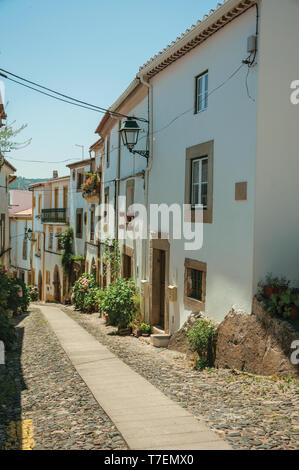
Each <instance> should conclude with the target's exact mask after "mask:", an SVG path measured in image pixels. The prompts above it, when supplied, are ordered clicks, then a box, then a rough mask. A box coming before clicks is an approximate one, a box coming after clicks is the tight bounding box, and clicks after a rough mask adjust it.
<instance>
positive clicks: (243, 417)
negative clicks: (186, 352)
mask: <svg viewBox="0 0 299 470" xmlns="http://www.w3.org/2000/svg"><path fill="white" fill-rule="evenodd" d="M63 310H64V311H65V312H66V313H67V314H68V315H69V316H70V317H71V318H73V319H74V320H76V321H77V322H78V323H79V324H80V325H81V326H83V327H84V328H85V329H86V330H87V331H88V332H89V333H91V334H92V335H93V336H95V337H96V338H97V339H98V340H99V341H100V342H101V343H102V344H105V345H106V346H107V347H108V348H109V349H110V350H111V351H112V352H114V353H115V354H116V355H117V356H118V357H120V358H121V359H122V360H123V361H124V362H125V363H126V364H128V365H129V366H130V367H132V368H133V369H134V370H136V371H137V372H139V373H140V374H141V375H142V376H144V377H145V378H146V379H147V380H148V381H149V382H151V383H152V384H154V385H155V386H156V387H158V388H159V389H161V390H162V391H163V392H164V393H165V395H167V396H168V397H169V398H171V399H172V400H174V401H176V402H177V403H179V404H180V405H181V406H182V407H184V408H187V409H188V410H189V412H191V413H193V414H194V415H195V416H199V415H201V416H203V417H204V420H205V421H206V422H207V424H208V425H209V426H210V428H211V429H213V430H214V431H216V432H217V433H218V434H219V435H220V436H223V437H225V439H226V440H227V441H228V442H229V443H230V444H231V445H232V446H233V448H236V449H273V450H274V449H285V450H288V449H290V450H293V449H296V450H298V449H299V383H298V381H295V380H292V379H287V378H286V379H278V378H277V377H260V376H254V375H251V374H245V373H242V372H238V371H231V370H221V369H220V370H216V369H212V370H205V371H202V372H199V371H195V370H192V369H191V368H190V367H188V365H187V364H186V361H185V359H184V357H183V356H182V354H180V353H175V352H173V351H168V350H165V349H157V348H154V347H153V346H151V345H150V344H148V342H146V341H145V339H144V338H141V339H136V338H134V337H132V336H128V337H120V336H117V335H113V331H114V329H113V328H112V327H107V326H105V324H104V322H103V320H102V319H99V315H98V314H92V315H86V314H82V313H80V312H76V311H74V309H73V308H72V307H63ZM109 333H110V334H109Z"/></svg>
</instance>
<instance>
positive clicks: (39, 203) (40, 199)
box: [38, 195, 42, 215]
mask: <svg viewBox="0 0 299 470" xmlns="http://www.w3.org/2000/svg"><path fill="white" fill-rule="evenodd" d="M41 213H42V195H39V196H38V215H41Z"/></svg>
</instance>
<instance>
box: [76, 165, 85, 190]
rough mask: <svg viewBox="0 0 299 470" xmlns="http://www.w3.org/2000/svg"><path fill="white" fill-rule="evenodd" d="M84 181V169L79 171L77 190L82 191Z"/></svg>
mask: <svg viewBox="0 0 299 470" xmlns="http://www.w3.org/2000/svg"><path fill="white" fill-rule="evenodd" d="M83 183H84V174H83V171H82V170H78V171H77V192H80V191H82V189H81V186H82V184H83Z"/></svg>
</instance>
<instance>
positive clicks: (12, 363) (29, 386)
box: [0, 310, 127, 450]
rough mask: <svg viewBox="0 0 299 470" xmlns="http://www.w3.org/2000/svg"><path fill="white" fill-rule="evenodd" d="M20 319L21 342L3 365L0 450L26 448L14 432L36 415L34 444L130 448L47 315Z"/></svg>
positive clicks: (42, 446) (36, 313) (0, 376)
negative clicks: (15, 436)
mask: <svg viewBox="0 0 299 470" xmlns="http://www.w3.org/2000/svg"><path fill="white" fill-rule="evenodd" d="M20 320H22V322H21V323H19V325H18V327H17V330H18V345H17V347H16V349H15V350H14V351H13V352H12V353H9V354H8V355H7V365H6V367H5V368H4V366H0V449H1V448H2V449H3V448H22V443H21V442H20V440H22V439H15V438H14V436H13V435H11V434H12V432H13V430H16V428H21V429H24V428H26V426H27V427H28V424H30V423H31V420H32V425H33V439H34V449H53V450H59V449H69V450H71V449H82V450H84V449H86V450H87V449H127V445H126V443H125V442H124V440H123V438H122V436H121V435H120V433H119V432H118V430H117V429H116V427H115V426H114V424H113V423H112V422H111V420H110V419H109V418H108V416H107V415H106V414H105V412H104V411H103V410H102V408H101V407H100V406H99V405H98V403H97V402H96V400H95V399H94V397H93V395H92V394H91V392H90V391H89V389H88V388H87V387H86V385H85V383H84V382H83V381H82V379H81V377H80V376H79V375H78V374H77V372H76V371H75V369H74V367H73V366H72V364H71V363H70V361H69V359H68V357H67V355H66V354H65V352H64V351H63V349H62V348H61V347H60V345H59V342H58V340H57V338H56V336H55V335H54V333H53V332H52V331H51V329H50V327H49V326H48V323H47V322H46V320H45V319H44V317H43V316H42V314H41V313H40V312H39V311H37V310H31V312H30V313H29V314H28V315H24V316H23V317H22V318H20V317H19V319H18V321H20ZM24 423H25V424H24ZM26 442H27V445H28V438H26Z"/></svg>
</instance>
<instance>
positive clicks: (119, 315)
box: [101, 278, 137, 328]
mask: <svg viewBox="0 0 299 470" xmlns="http://www.w3.org/2000/svg"><path fill="white" fill-rule="evenodd" d="M136 295H137V287H136V285H135V283H134V281H132V280H131V279H120V278H119V279H116V280H115V281H114V282H112V283H111V284H110V285H109V287H107V289H105V290H104V293H103V298H102V302H101V309H102V310H103V311H104V312H105V313H107V314H108V316H109V323H110V325H113V326H118V327H119V328H127V327H128V325H129V324H130V323H131V322H132V318H133V314H134V309H135V303H134V298H135V296H136Z"/></svg>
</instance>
